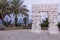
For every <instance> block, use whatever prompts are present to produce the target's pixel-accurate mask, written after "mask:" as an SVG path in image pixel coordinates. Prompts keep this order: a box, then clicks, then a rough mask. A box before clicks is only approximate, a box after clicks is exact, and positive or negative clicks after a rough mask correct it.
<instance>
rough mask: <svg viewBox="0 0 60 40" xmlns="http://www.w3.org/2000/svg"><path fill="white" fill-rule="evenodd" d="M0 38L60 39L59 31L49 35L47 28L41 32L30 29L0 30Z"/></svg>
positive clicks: (1, 39) (6, 39)
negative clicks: (33, 31)
mask: <svg viewBox="0 0 60 40" xmlns="http://www.w3.org/2000/svg"><path fill="white" fill-rule="evenodd" d="M0 40H60V33H59V34H58V35H51V34H49V33H48V31H47V30H43V31H42V33H32V32H31V31H30V30H9V31H0Z"/></svg>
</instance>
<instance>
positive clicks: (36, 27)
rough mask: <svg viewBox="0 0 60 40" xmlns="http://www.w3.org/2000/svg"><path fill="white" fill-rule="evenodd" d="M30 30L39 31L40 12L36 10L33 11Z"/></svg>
mask: <svg viewBox="0 0 60 40" xmlns="http://www.w3.org/2000/svg"><path fill="white" fill-rule="evenodd" d="M32 32H35V33H41V26H40V13H38V11H36V12H33V24H32Z"/></svg>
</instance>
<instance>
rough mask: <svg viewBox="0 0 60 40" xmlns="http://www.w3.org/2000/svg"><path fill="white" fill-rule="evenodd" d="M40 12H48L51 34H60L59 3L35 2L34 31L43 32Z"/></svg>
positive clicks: (33, 12) (33, 6)
mask: <svg viewBox="0 0 60 40" xmlns="http://www.w3.org/2000/svg"><path fill="white" fill-rule="evenodd" d="M40 12H47V14H48V21H49V27H48V32H49V33H50V34H58V32H59V30H58V26H57V24H58V19H57V17H58V5H57V4H37V5H36V4H33V5H32V14H33V24H32V32H36V33H41V32H42V30H41V26H40V24H41V15H40Z"/></svg>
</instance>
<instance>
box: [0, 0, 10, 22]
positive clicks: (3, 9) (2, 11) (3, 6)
mask: <svg viewBox="0 0 60 40" xmlns="http://www.w3.org/2000/svg"><path fill="white" fill-rule="evenodd" d="M8 7H9V2H8V1H7V0H0V19H1V20H2V21H3V23H4V20H3V18H4V16H5V15H6V14H7V12H10V9H8Z"/></svg>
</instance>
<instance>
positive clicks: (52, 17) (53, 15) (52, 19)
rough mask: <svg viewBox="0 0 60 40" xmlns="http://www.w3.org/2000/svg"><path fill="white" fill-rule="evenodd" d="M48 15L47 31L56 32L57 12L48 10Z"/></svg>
mask: <svg viewBox="0 0 60 40" xmlns="http://www.w3.org/2000/svg"><path fill="white" fill-rule="evenodd" d="M48 14H49V15H48V16H49V28H48V30H49V33H50V34H58V32H59V30H58V26H57V24H58V19H57V18H58V13H57V12H48Z"/></svg>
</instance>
